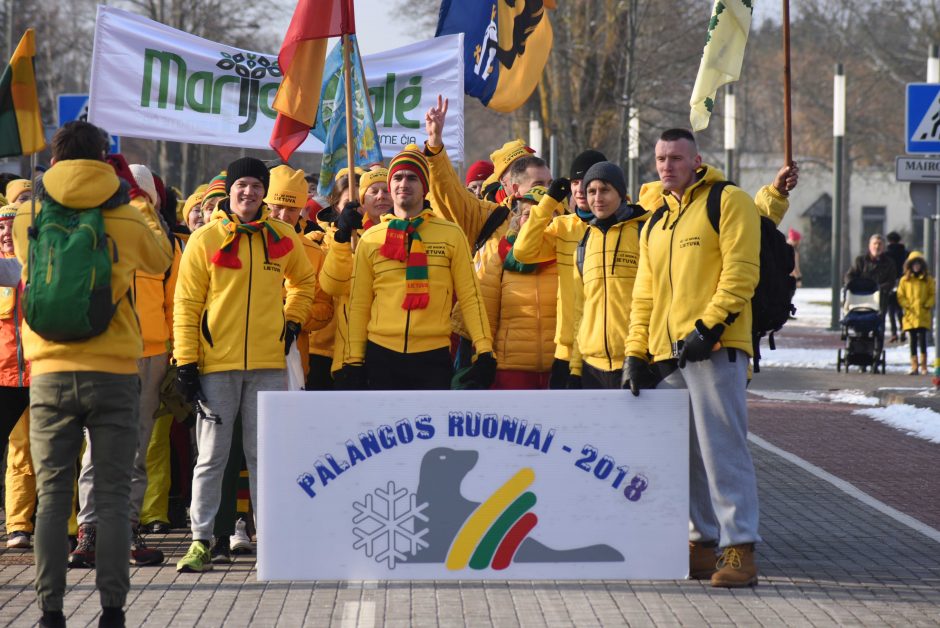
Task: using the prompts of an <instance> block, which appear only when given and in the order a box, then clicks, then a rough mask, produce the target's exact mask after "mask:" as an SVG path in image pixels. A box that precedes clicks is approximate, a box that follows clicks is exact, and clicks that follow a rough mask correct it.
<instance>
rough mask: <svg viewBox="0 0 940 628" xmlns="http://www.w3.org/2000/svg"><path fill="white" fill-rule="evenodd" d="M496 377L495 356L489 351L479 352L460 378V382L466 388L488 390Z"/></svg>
mask: <svg viewBox="0 0 940 628" xmlns="http://www.w3.org/2000/svg"><path fill="white" fill-rule="evenodd" d="M494 379H496V358H495V357H493V354H492V353H490V352H486V353H481V354H480V355H478V356H477V361H476V362H474V363H473V365H472V366H471V367H470V368H469V369H467V372H466V374H464V376H463V377H461V378H460V383H461V384H462V385H463V386H464V388H465V389H467V390H488V389H489V387H490V386H492V385H493V380H494Z"/></svg>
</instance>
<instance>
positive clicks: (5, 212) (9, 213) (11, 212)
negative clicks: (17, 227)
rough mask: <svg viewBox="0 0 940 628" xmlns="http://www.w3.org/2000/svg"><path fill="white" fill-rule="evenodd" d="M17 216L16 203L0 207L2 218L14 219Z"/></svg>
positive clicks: (0, 217) (0, 216)
mask: <svg viewBox="0 0 940 628" xmlns="http://www.w3.org/2000/svg"><path fill="white" fill-rule="evenodd" d="M14 218H16V205H4V206H3V207H0V220H13V219H14Z"/></svg>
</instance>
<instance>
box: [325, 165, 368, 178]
mask: <svg viewBox="0 0 940 628" xmlns="http://www.w3.org/2000/svg"><path fill="white" fill-rule="evenodd" d="M354 172H355V173H356V174H357V175H359V176H360V177H361V176H362V175H363V174H365V172H366V171H365V170H363V169H362V168H360V167H359V166H356V168H355V169H354ZM348 174H349V168H340V169H339V171H338V172H337V173H336V176H335V177H333V180H334V181H339V180H340V179H342V178H343V177H345V176H346V175H348Z"/></svg>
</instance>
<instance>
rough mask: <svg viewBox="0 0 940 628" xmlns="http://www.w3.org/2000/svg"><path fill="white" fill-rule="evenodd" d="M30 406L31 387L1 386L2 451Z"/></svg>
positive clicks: (0, 441) (0, 429)
mask: <svg viewBox="0 0 940 628" xmlns="http://www.w3.org/2000/svg"><path fill="white" fill-rule="evenodd" d="M28 406H29V387H18V386H0V453H3V448H4V447H5V446H6V444H7V439H8V438H10V432H12V431H13V428H14V427H16V423H17V422H18V421H19V420H20V417H21V416H23V411H24V410H26V408H27V407H28Z"/></svg>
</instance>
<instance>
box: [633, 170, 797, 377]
mask: <svg viewBox="0 0 940 628" xmlns="http://www.w3.org/2000/svg"><path fill="white" fill-rule="evenodd" d="M697 176H698V179H697V181H696V182H695V183H693V184H692V185H691V186H689V188H688V189H686V190H685V192H684V194H683V196H682V199H681V201H679V200H677V199H676V198H675V197H674V196H672V195H671V194H669V195H666V194H663V193H662V184H661V183H659V182H656V183H654V184H647V185H645V186H644V188H645V189H641V191H640V199H641V202H644V203H649V204H647V207H650V206H651V205H650V204H655V203H654V202H653V201H654V200H658V203H659V206H660V207H662V206H665V207H666V212H665V214H664V215H663V216H662V218H660V219H658V220H657V221H656V222H655V223H654V224H652V226H651V227H650V228H649V229H645V230H644V232H643V235H642V237H641V238H640V268H639V271H638V273H637V279H636V285H635V287H634V289H633V304H632V317H631V321H630V333H629V338H628V340H627V347H626V353H627V355H631V356H636V357H642V358H646V356H647V352H649V353H650V354H652V356H653V359H654V361H659V360H668V359H670V358H672V357H674V354H673V343H675V342H677V341H679V340H682V339H684V338H685V337H686V336H687V335H688V334H689V333H690V332H691V331H692V329H693V328H694V326H695V321H696V320H697V319H702V322H703V323H704V324H705V325H706V326H708V327H713V326H714V325H717V324H718V323H722V324H724V325H725V330H724V333H723V334H722V336H721V344H722V346H724V347H730V348H735V349H740V350H742V351H744V352H746V353H747V354H748V355H753V347H752V341H751V307H750V300H751V296H752V295H753V294H754V288H755V287H756V286H757V281H758V278H759V275H760V213H759V210H758V208H757V206H756V205H755V202H754V200H753V199H752V198H751V197H750V196H749V195H748V194H747V193H746V192H744V191H743V190H741V189H739V188H737V187H735V186H729V187H727V188H726V189H725V191H724V193H723V194H722V198H721V219H720V222H719V231H720V233H716V232H715V229H714V227H712V225H711V222H709V220H708V215H707V212H706V207H705V205H706V199H707V197H708V191H709V189H710V188H711V185H712V184H713V183H717V182H718V181H722V180H724V178H725V177H724V175H723V174H722V173H721V171H719V170H718V169H716V168H713V167H711V166H703V167H702V168H701V169H700V170H699V172H698V174H697ZM768 188H770V189H768ZM657 191H658V193H659V194H658V199H657V197H656V192H657ZM762 194H763V196H762V205H763V207H762V209H761V210H760V211H761V212H763V213H765V214H768V215H769V216H770V217H771V218H772V219H773V220H774V222H778V223H779V221H780V219H781V218H782V216H783V213H785V212H786V207H787V205H788V203H787V200H786V198H785V197H782V196H781V195H780V194H779V193H777V192H776V190H774V189H773V188H772V186H767V187H765V188H763V189H762ZM651 199H653V200H651Z"/></svg>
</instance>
